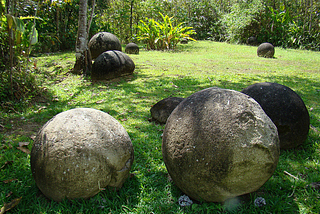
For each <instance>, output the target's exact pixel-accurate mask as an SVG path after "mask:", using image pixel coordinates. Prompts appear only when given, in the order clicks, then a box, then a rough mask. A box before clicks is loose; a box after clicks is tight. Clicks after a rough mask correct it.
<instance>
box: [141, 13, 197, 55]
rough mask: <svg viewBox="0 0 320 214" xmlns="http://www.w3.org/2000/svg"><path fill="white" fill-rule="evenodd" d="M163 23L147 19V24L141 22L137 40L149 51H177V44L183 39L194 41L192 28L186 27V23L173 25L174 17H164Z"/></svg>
mask: <svg viewBox="0 0 320 214" xmlns="http://www.w3.org/2000/svg"><path fill="white" fill-rule="evenodd" d="M160 16H161V17H162V22H157V21H155V20H154V19H152V18H151V19H147V20H146V22H145V21H143V20H140V25H138V26H137V28H138V29H139V31H138V36H137V39H138V40H140V41H142V42H144V43H145V44H146V45H147V49H148V50H150V49H151V50H165V49H168V50H170V49H175V48H176V46H177V44H178V43H179V42H180V41H182V39H190V40H194V39H192V38H191V37H190V36H191V35H193V34H195V31H194V30H193V29H192V27H184V26H183V25H184V23H179V24H177V25H176V26H174V25H173V22H172V19H173V17H169V16H167V15H165V16H164V15H163V14H162V13H160Z"/></svg>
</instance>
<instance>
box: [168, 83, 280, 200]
mask: <svg viewBox="0 0 320 214" xmlns="http://www.w3.org/2000/svg"><path fill="white" fill-rule="evenodd" d="M162 154H163V161H164V163H165V165H166V167H167V170H168V173H169V174H170V176H171V178H172V180H173V181H174V183H175V184H176V185H177V186H178V187H179V188H180V189H181V190H182V191H183V192H184V193H185V194H187V195H188V196H189V197H191V198H193V199H196V200H200V201H201V200H203V201H208V202H223V201H225V200H227V199H229V198H233V197H236V196H239V195H243V194H246V193H251V192H254V191H256V190H257V189H259V188H260V187H261V186H262V185H263V184H264V183H265V182H266V181H267V180H268V179H269V178H270V177H271V176H272V174H273V172H274V170H275V169H276V166H277V164H278V160H279V154H280V145H279V138H278V133H277V128H276V126H275V125H274V124H273V122H272V121H271V119H270V118H269V117H268V116H267V115H266V113H265V112H264V111H263V109H262V108H261V106H260V105H259V104H258V103H257V102H256V101H255V100H254V99H253V98H251V97H249V96H248V95H245V94H243V93H241V92H237V91H233V90H228V89H220V88H208V89H204V90H202V91H199V92H197V93H194V94H192V95H191V96H189V97H188V98H185V99H184V100H183V101H182V102H181V103H180V104H179V105H178V106H177V107H176V108H175V109H174V110H173V112H172V113H171V115H170V116H169V118H168V120H167V123H166V126H165V130H164V133H163V141H162Z"/></svg>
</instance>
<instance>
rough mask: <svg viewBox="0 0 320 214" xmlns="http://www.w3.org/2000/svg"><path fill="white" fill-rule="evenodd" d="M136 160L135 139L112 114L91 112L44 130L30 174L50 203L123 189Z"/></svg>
mask: <svg viewBox="0 0 320 214" xmlns="http://www.w3.org/2000/svg"><path fill="white" fill-rule="evenodd" d="M133 160H134V154H133V146H132V143H131V140H130V137H129V135H128V133H127V132H126V130H125V129H124V128H123V127H122V126H121V124H120V123H119V122H118V121H117V120H115V119H114V118H113V117H111V116H110V115H109V114H107V113H104V112H102V111H98V110H95V109H90V108H76V109H72V110H69V111H65V112H62V113H60V114H57V115H56V116H55V117H53V118H52V119H51V120H50V121H48V122H47V123H46V124H45V125H44V126H43V127H42V129H41V130H40V131H39V133H38V135H37V138H36V140H35V142H34V145H33V147H32V151H31V171H32V175H33V177H34V179H35V182H36V184H37V186H38V187H39V189H40V190H41V192H42V193H43V194H44V195H45V196H47V197H48V198H50V199H52V200H55V201H61V200H63V199H65V198H66V199H78V198H89V197H92V196H94V195H95V194H97V193H98V192H99V191H100V190H102V189H104V188H106V187H107V186H109V187H112V188H115V189H119V188H121V187H122V185H123V183H124V182H125V180H126V179H127V178H128V176H129V171H130V169H131V165H132V163H133Z"/></svg>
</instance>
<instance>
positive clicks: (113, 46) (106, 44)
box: [88, 32, 122, 59]
mask: <svg viewBox="0 0 320 214" xmlns="http://www.w3.org/2000/svg"><path fill="white" fill-rule="evenodd" d="M88 48H89V50H90V52H91V58H92V59H96V58H97V57H98V56H99V55H100V54H102V53H103V52H105V51H109V50H118V51H122V47H121V43H120V40H119V39H118V37H116V36H115V35H114V34H112V33H108V32H100V33H97V34H96V35H94V36H93V37H92V38H91V39H90V41H89V43H88Z"/></svg>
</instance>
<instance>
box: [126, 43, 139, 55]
mask: <svg viewBox="0 0 320 214" xmlns="http://www.w3.org/2000/svg"><path fill="white" fill-rule="evenodd" d="M125 52H126V53H127V54H139V46H138V45H137V44H136V43H133V42H130V43H128V44H127V45H126V48H125Z"/></svg>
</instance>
